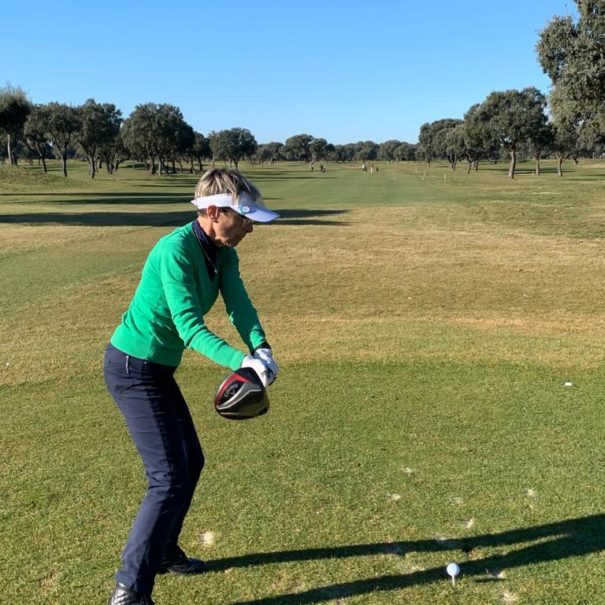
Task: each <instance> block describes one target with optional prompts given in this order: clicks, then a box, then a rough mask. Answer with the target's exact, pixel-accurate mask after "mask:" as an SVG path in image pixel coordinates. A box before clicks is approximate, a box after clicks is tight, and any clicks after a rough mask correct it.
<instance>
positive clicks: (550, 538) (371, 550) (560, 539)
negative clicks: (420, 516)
mask: <svg viewBox="0 0 605 605" xmlns="http://www.w3.org/2000/svg"><path fill="white" fill-rule="evenodd" d="M531 542H537V543H536V544H526V543H531ZM514 545H518V548H516V549H512V550H510V547H511V546H514ZM502 546H505V547H508V549H507V552H506V554H502V555H499V554H495V555H492V556H489V557H484V558H478V559H474V560H471V561H466V562H463V563H460V569H461V575H462V576H464V577H469V576H476V581H477V582H486V581H498V579H497V578H493V577H491V576H488V575H486V569H487V570H499V571H504V570H507V569H511V568H515V567H523V566H527V565H535V564H537V563H544V562H547V561H556V560H559V559H566V558H569V557H581V556H583V555H587V554H590V553H594V552H598V551H601V550H603V549H604V548H605V515H593V516H590V517H583V518H580V519H568V520H566V521H560V522H558V523H552V524H548V525H539V526H536V527H529V528H526V529H515V530H511V531H507V532H502V533H498V534H484V535H482V536H474V537H469V538H461V539H458V540H456V539H453V540H448V541H447V542H445V543H443V542H437V541H436V540H418V541H415V542H390V543H386V542H385V543H378V544H354V545H350V546H340V547H333V548H314V549H306V550H291V551H282V552H272V553H258V554H251V555H244V556H241V557H231V558H226V559H217V560H215V561H208V565H209V566H210V569H211V571H213V572H218V571H225V570H226V569H229V568H232V567H252V566H255V565H267V564H275V563H289V562H296V561H309V560H316V559H339V558H348V557H360V556H368V555H385V554H391V555H394V556H399V557H402V558H404V557H405V555H406V553H411V552H436V551H446V550H461V551H464V552H465V553H467V555H470V554H471V553H472V552H473V551H474V550H475V549H477V548H497V547H502ZM444 568H445V562H444V565H443V566H441V567H433V568H431V569H426V570H422V571H415V572H411V573H407V574H396V575H384V576H379V577H374V578H370V579H361V580H354V581H350V582H343V583H341V584H332V585H329V586H320V587H317V588H312V589H310V590H307V591H304V592H300V593H291V594H284V595H279V596H275V597H266V598H261V599H255V600H252V601H238V602H237V603H234V604H233V605H303V604H307V603H322V602H325V601H330V600H332V599H337V598H340V599H342V598H347V597H353V596H358V595H363V594H368V593H372V592H388V591H390V590H401V589H404V588H408V587H411V586H419V585H423V584H429V583H432V582H438V581H443V580H444V579H446V576H445V571H444Z"/></svg>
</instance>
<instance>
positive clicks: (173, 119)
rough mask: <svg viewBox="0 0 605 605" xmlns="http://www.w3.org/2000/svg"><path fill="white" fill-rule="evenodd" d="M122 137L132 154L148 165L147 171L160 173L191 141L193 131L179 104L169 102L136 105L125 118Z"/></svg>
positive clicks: (181, 153) (180, 154) (183, 151)
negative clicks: (157, 166)
mask: <svg viewBox="0 0 605 605" xmlns="http://www.w3.org/2000/svg"><path fill="white" fill-rule="evenodd" d="M122 139H123V141H124V145H125V146H126V148H127V149H128V150H129V152H130V153H131V155H132V156H133V157H134V158H136V159H139V160H141V161H144V162H145V163H146V164H147V167H148V170H149V172H150V174H155V173H156V161H157V162H158V164H159V172H160V174H162V173H164V172H167V170H168V169H167V167H168V165H169V164H170V163H172V167H173V168H172V169H173V171H174V170H175V162H176V161H177V159H178V158H180V157H181V156H182V155H186V153H187V151H186V150H187V149H188V148H189V147H190V146H191V145H193V143H194V132H193V129H192V128H191V126H189V125H188V124H187V123H186V122H185V120H184V119H183V114H182V113H181V110H180V109H179V108H178V107H175V106H174V105H170V104H168V103H162V104H157V103H144V104H142V105H137V106H136V107H135V108H134V111H133V112H132V113H131V114H130V115H129V116H128V118H127V119H126V120H125V121H124V125H123V127H122Z"/></svg>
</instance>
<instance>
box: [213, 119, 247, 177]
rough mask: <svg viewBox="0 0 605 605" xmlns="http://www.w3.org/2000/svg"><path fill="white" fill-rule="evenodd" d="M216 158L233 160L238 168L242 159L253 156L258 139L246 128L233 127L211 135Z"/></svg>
mask: <svg viewBox="0 0 605 605" xmlns="http://www.w3.org/2000/svg"><path fill="white" fill-rule="evenodd" d="M209 138H210V149H211V150H212V155H213V157H214V158H220V159H222V160H226V161H229V162H233V164H234V165H235V168H236V170H237V168H238V166H239V162H240V160H242V159H243V158H245V157H248V156H252V155H253V154H254V152H255V151H256V148H257V147H258V143H257V142H256V139H255V138H254V136H253V135H252V133H251V132H250V131H249V130H247V129H246V128H231V129H230V130H221V131H219V132H212V133H211V134H210V135H209Z"/></svg>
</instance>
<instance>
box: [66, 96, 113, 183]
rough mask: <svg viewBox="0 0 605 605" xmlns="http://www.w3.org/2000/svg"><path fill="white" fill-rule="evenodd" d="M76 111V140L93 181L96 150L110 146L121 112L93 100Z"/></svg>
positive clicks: (108, 104)
mask: <svg viewBox="0 0 605 605" xmlns="http://www.w3.org/2000/svg"><path fill="white" fill-rule="evenodd" d="M77 111H78V117H79V119H80V129H79V131H78V133H77V136H76V140H77V143H78V144H79V145H80V147H81V148H82V151H83V152H84V155H85V156H86V159H87V160H88V174H89V175H90V177H91V178H93V179H94V178H95V174H96V170H97V152H98V149H99V147H101V146H109V145H111V143H112V142H113V141H114V140H115V138H116V137H117V136H118V133H119V132H120V124H121V123H122V112H121V111H120V110H119V109H116V106H115V105H114V104H113V103H104V104H101V103H97V102H96V101H95V100H94V99H88V100H87V101H86V103H84V105H81V106H80V107H78V108H77Z"/></svg>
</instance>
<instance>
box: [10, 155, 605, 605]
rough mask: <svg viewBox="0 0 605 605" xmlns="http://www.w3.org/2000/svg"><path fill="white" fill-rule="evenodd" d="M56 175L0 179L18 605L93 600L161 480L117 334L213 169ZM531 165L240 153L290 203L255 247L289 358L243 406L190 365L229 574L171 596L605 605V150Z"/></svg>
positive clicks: (252, 274)
mask: <svg viewBox="0 0 605 605" xmlns="http://www.w3.org/2000/svg"><path fill="white" fill-rule="evenodd" d="M52 168H53V170H52V171H51V173H50V174H49V175H47V176H42V175H41V174H40V172H39V171H38V169H37V168H35V167H32V168H27V167H24V168H20V169H19V170H14V169H10V168H8V167H3V168H0V194H1V195H0V277H1V283H2V286H3V287H2V288H1V289H0V308H2V311H3V312H2V315H1V316H0V329H1V333H2V335H3V338H2V341H1V342H0V381H1V386H0V413H1V415H2V424H1V427H2V428H1V429H0V438H1V441H2V443H1V447H0V461H1V464H0V491H1V493H2V498H1V499H0V545H1V548H0V569H1V570H2V573H1V574H0V594H1V595H2V598H1V599H0V601H2V602H4V600H6V602H12V603H53V604H54V603H61V604H74V605H80V604H82V603H97V602H104V599H106V597H107V595H108V594H109V592H110V591H111V588H112V584H113V573H114V571H115V569H116V566H117V565H118V561H119V553H120V549H121V547H122V546H123V543H124V540H125V538H126V535H127V532H128V529H129V526H130V523H131V521H132V518H133V516H134V514H135V512H136V510H137V507H138V503H139V501H140V498H141V496H142V494H143V491H144V479H143V476H142V469H141V467H140V463H139V462H138V458H137V456H136V452H135V450H134V447H133V445H132V444H131V442H130V440H129V438H128V436H127V434H126V431H125V429H124V427H123V423H122V420H121V417H120V415H119V413H118V412H117V410H116V409H115V407H114V405H113V403H112V402H111V400H110V398H109V396H108V395H107V394H106V392H105V389H104V386H103V381H102V376H101V360H102V354H103V348H104V346H105V343H106V341H107V338H108V337H109V335H110V334H111V331H112V330H113V328H114V326H115V324H116V322H117V321H118V320H119V316H120V314H121V313H122V312H123V310H124V308H125V306H126V305H127V304H128V301H129V299H130V296H131V295H132V292H133V291H134V288H135V287H136V284H137V279H138V275H139V272H140V269H141V266H142V263H143V261H144V258H145V255H146V253H147V252H148V250H149V249H150V247H151V246H152V245H153V243H154V242H155V241H156V240H157V239H158V238H159V237H160V236H161V235H162V234H164V233H166V232H167V231H169V230H171V229H172V228H173V226H174V225H178V224H182V223H183V222H185V221H187V220H189V219H190V218H192V216H191V214H192V213H191V210H190V208H189V204H188V200H189V199H190V196H191V193H192V191H193V188H194V184H195V180H196V177H195V176H194V175H176V176H174V177H162V178H158V177H153V178H152V177H149V176H148V175H146V173H145V172H144V171H142V170H135V169H128V168H124V169H121V170H120V171H118V173H117V174H116V175H114V176H109V175H105V174H100V175H99V176H98V178H97V179H95V181H90V180H89V179H88V178H87V176H86V172H85V167H84V166H80V165H77V164H73V166H71V167H70V177H69V178H68V179H63V177H62V176H61V175H60V173H59V172H58V167H57V166H53V167H52ZM530 168H531V167H530V166H529V165H522V169H521V170H520V173H519V175H518V178H517V179H515V180H514V181H510V180H508V179H507V178H506V169H505V167H503V166H500V165H496V166H485V167H482V169H481V170H480V171H479V172H478V173H471V174H468V175H467V174H466V173H465V172H464V171H463V170H458V171H456V172H455V173H453V172H451V171H449V170H448V169H447V168H445V167H443V166H438V165H437V166H435V165H434V166H432V167H431V168H430V169H429V168H427V167H426V165H420V164H418V165H414V164H411V165H406V164H393V165H386V164H385V165H381V166H380V172H378V173H375V174H369V173H362V172H361V171H360V170H359V167H358V166H356V165H345V166H329V167H328V172H327V173H326V174H321V173H317V172H314V173H311V172H310V171H308V170H307V169H306V167H305V166H302V165H300V166H297V165H289V164H278V165H276V166H273V167H268V166H267V167H259V166H248V165H244V166H242V169H243V171H244V172H245V173H246V174H247V175H248V176H250V177H251V179H252V180H253V181H254V182H255V183H257V184H258V185H259V187H260V188H261V190H262V191H263V192H264V194H265V197H266V199H267V201H268V203H269V205H270V206H271V207H273V208H276V209H278V210H280V211H281V213H282V216H283V218H282V219H281V220H280V221H279V222H277V223H276V224H274V225H271V226H261V227H258V228H257V229H255V233H254V234H253V236H251V237H249V238H247V239H246V240H245V241H244V242H243V243H242V244H241V247H240V257H241V264H242V272H243V274H244V276H245V278H246V280H247V283H248V288H249V290H250V292H251V295H252V297H253V299H254V301H255V304H256V306H257V307H258V309H259V311H260V313H261V316H262V318H263V321H264V324H265V326H266V328H267V330H268V333H269V335H270V341H271V343H272V344H273V347H274V349H275V351H276V356H277V358H278V361H279V362H280V365H281V369H282V374H281V376H280V378H279V380H278V382H277V383H276V384H275V386H274V387H272V389H271V402H272V410H271V413H270V414H269V415H267V416H266V417H263V418H262V419H258V420H255V421H250V422H246V423H230V422H226V421H224V420H222V419H220V418H219V417H218V416H217V415H216V414H215V413H214V412H213V410H212V408H211V404H210V400H211V395H212V392H213V390H214V388H215V387H216V385H217V384H218V383H219V381H220V380H221V378H222V377H223V375H224V374H225V372H224V371H223V370H222V369H221V368H218V367H216V366H213V365H212V364H211V363H210V362H208V361H206V360H204V359H203V358H201V357H199V356H197V355H195V354H192V353H187V354H186V355H185V359H184V362H183V365H182V367H181V368H180V370H179V372H178V379H179V382H180V384H181V386H182V389H183V391H184V393H185V395H186V397H187V399H188V401H189V402H190V406H191V409H192V413H193V415H194V419H195V421H196V424H197V426H198V430H199V433H200V436H201V439H202V442H203V445H204V450H205V454H206V457H207V468H206V470H205V471H204V474H203V478H202V481H201V484H200V487H199V489H198V493H197V495H196V498H195V500H194V503H193V507H192V509H191V512H190V515H189V517H188V520H187V523H186V526H185V530H184V534H183V546H184V547H185V549H186V550H188V551H191V552H192V553H195V554H198V555H200V556H203V557H205V558H206V559H207V560H208V561H209V563H210V565H211V566H212V568H213V572H212V573H210V574H207V575H206V576H203V577H198V578H194V579H183V578H175V577H161V578H159V580H158V582H157V587H156V592H155V596H156V600H157V602H158V603H159V605H171V604H179V603H180V604H185V605H189V604H197V603H216V604H235V603H239V604H244V603H247V604H253V603H254V604H261V603H262V604H265V605H278V604H280V605H281V604H292V605H294V604H297V605H298V604H305V603H328V602H330V603H347V605H348V604H358V603H377V604H381V603H385V604H387V603H389V604H390V603H418V604H427V605H428V604H433V603H437V602H440V603H451V604H457V603H465V604H467V603H468V604H471V605H484V604H488V603H515V602H518V603H530V604H532V605H534V604H542V603H543V604H547V603H548V604H552V603H561V604H566V603H569V604H572V603H574V604H576V603H591V604H592V603H596V604H598V603H605V589H604V588H603V583H602V581H601V571H602V569H603V564H604V563H605V561H604V556H603V552H604V551H603V548H604V547H605V538H604V537H603V536H605V531H604V530H605V515H603V492H604V490H603V488H602V485H603V480H604V476H603V470H602V469H603V458H604V454H603V448H601V447H600V446H601V443H602V442H603V436H604V428H605V427H604V425H603V415H602V412H601V407H602V402H603V392H604V387H605V384H604V382H605V381H604V379H603V375H602V367H603V350H604V348H603V345H604V336H603V333H604V332H603V326H604V325H605V312H604V310H603V300H604V294H605V283H604V280H603V279H602V275H603V269H604V260H603V259H604V256H603V235H604V232H605V206H604V203H603V202H604V200H603V194H602V192H603V182H604V179H605V165H603V164H599V163H586V164H584V163H582V164H580V165H579V166H577V167H576V166H573V167H571V166H570V167H569V168H570V170H569V172H567V173H566V174H565V175H564V176H563V177H561V178H559V177H557V176H556V174H555V173H554V171H553V167H552V166H550V165H547V166H546V169H547V170H546V172H545V173H544V174H543V175H541V176H535V175H532V174H530V173H529V170H530ZM219 306H220V305H219ZM208 321H209V323H210V324H211V326H212V327H213V328H214V329H216V331H217V332H219V333H221V334H224V335H227V336H228V337H229V338H230V339H231V340H232V341H233V342H237V339H236V337H235V336H234V333H233V330H232V329H231V328H230V327H229V326H228V325H227V323H226V321H225V319H224V317H223V313H222V310H221V309H220V308H217V309H215V310H214V311H213V312H212V313H211V315H210V316H209V318H208ZM566 382H568V383H569V382H570V383H571V386H565V383H566ZM453 560H456V561H457V562H459V563H460V565H461V568H462V573H461V576H460V578H459V580H458V582H457V584H456V586H455V587H452V585H451V583H450V582H448V580H447V578H446V577H445V574H444V568H445V565H446V564H447V563H448V562H450V561H453Z"/></svg>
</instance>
